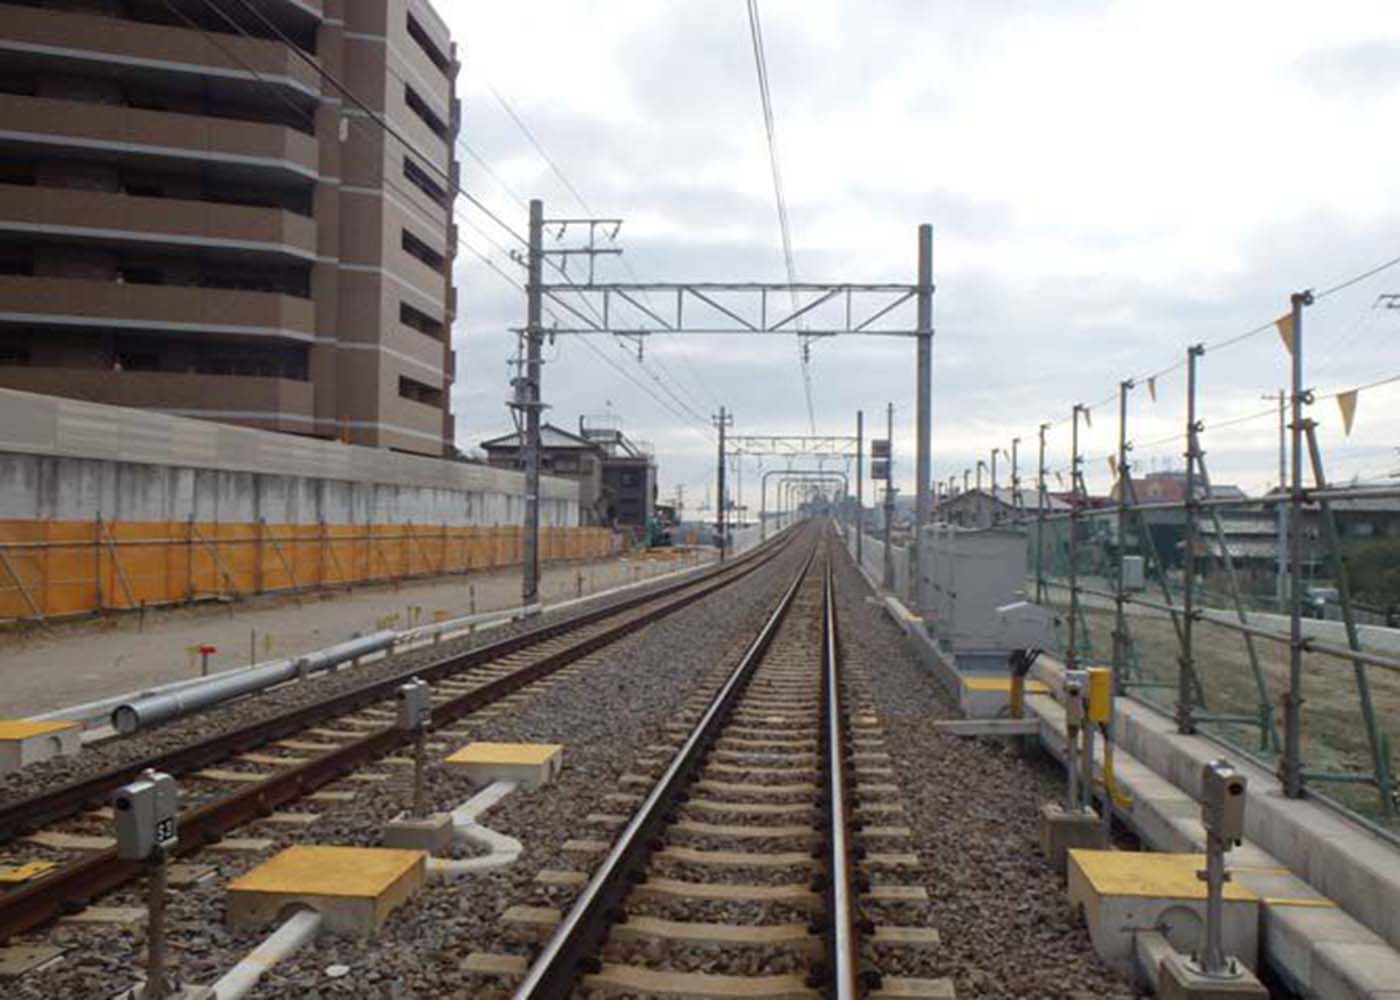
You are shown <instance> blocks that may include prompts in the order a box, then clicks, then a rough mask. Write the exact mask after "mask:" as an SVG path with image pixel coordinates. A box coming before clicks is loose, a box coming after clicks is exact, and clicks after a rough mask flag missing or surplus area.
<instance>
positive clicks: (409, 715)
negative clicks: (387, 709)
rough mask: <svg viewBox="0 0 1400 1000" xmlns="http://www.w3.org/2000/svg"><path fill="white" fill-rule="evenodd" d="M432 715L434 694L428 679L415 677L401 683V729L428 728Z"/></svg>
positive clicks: (408, 730) (399, 722)
mask: <svg viewBox="0 0 1400 1000" xmlns="http://www.w3.org/2000/svg"><path fill="white" fill-rule="evenodd" d="M432 717H433V696H432V689H431V688H429V687H428V683H427V681H421V680H418V679H417V678H415V679H413V680H411V681H409V682H408V683H407V684H401V685H399V718H398V723H397V724H398V728H399V729H402V730H404V731H405V732H411V733H416V732H418V731H419V730H420V729H426V728H427V727H428V723H429V722H430V721H432Z"/></svg>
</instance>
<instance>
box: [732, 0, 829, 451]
mask: <svg viewBox="0 0 1400 1000" xmlns="http://www.w3.org/2000/svg"><path fill="white" fill-rule="evenodd" d="M748 10H749V38H750V39H751V41H752V42H753V59H754V68H755V69H756V70H757V72H758V96H759V101H760V103H761V104H762V106H763V128H764V132H765V133H766V134H767V136H768V162H769V165H770V166H771V168H772V172H773V194H774V196H775V197H776V199H777V203H778V228H779V229H780V230H781V231H782V238H783V262H784V264H785V265H786V266H787V276H788V283H789V284H793V285H795V284H797V264H796V261H795V260H794V258H793V254H792V228H791V226H790V225H789V223H788V211H787V198H786V197H785V196H784V194H783V173H782V170H781V169H780V168H779V165H778V136H777V129H776V128H775V126H774V119H773V95H772V92H771V90H770V89H769V86H768V60H767V57H766V55H765V54H764V48H763V25H762V22H761V21H760V19H759V15H758V0H748ZM797 309H798V301H797V292H796V291H793V293H792V310H793V312H794V313H795V312H797ZM803 326H805V323H804V321H802V320H799V321H798V359H799V360H800V361H801V364H802V391H803V395H804V396H805V397H806V400H807V423H808V425H809V426H810V428H811V431H812V433H813V434H816V433H817V420H816V415H815V413H814V411H813V408H812V369H811V364H810V362H809V358H808V355H809V346H808V341H807V339H806V337H804V336H803V335H802V332H801V331H802V328H803Z"/></svg>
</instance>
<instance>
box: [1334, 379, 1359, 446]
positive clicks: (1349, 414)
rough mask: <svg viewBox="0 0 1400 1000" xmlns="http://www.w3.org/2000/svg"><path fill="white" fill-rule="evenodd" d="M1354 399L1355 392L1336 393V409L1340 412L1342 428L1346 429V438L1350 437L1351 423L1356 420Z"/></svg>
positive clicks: (1353, 390)
mask: <svg viewBox="0 0 1400 1000" xmlns="http://www.w3.org/2000/svg"><path fill="white" fill-rule="evenodd" d="M1356 397H1357V390H1355V389H1352V390H1351V391H1350V392H1339V393H1337V407H1338V409H1340V410H1341V411H1342V427H1343V428H1345V429H1346V432H1347V436H1348V437H1350V436H1351V423H1352V421H1353V420H1355V419H1356Z"/></svg>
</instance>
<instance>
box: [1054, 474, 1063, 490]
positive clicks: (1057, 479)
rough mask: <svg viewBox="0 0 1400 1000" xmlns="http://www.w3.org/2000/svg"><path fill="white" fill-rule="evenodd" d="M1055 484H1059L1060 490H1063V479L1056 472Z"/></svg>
mask: <svg viewBox="0 0 1400 1000" xmlns="http://www.w3.org/2000/svg"><path fill="white" fill-rule="evenodd" d="M1055 482H1057V483H1059V484H1060V489H1064V488H1065V477H1064V476H1062V475H1060V474H1059V473H1058V472H1057V473H1055Z"/></svg>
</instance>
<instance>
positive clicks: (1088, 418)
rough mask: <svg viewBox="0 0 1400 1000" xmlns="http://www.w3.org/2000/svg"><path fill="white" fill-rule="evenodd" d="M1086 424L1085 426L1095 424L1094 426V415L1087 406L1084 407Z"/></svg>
mask: <svg viewBox="0 0 1400 1000" xmlns="http://www.w3.org/2000/svg"><path fill="white" fill-rule="evenodd" d="M1084 426H1085V427H1093V426H1094V418H1093V417H1092V416H1090V415H1089V408H1088V407H1087V406H1086V407H1084Z"/></svg>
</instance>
